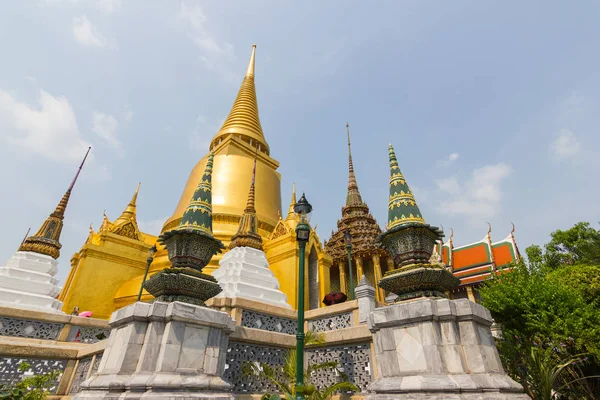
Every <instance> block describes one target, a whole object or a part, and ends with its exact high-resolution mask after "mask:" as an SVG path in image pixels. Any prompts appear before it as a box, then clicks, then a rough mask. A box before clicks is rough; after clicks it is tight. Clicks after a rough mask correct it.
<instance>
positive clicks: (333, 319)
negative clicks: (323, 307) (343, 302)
mask: <svg viewBox="0 0 600 400" xmlns="http://www.w3.org/2000/svg"><path fill="white" fill-rule="evenodd" d="M308 326H309V329H311V330H313V331H315V332H326V331H334V330H337V329H343V328H350V327H351V326H352V313H349V312H347V313H343V314H337V315H330V316H328V317H322V318H316V319H312V320H309V321H308Z"/></svg>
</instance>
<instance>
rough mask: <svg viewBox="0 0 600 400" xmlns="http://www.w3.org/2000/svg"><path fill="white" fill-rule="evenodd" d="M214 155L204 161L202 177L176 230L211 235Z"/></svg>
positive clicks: (211, 154)
mask: <svg viewBox="0 0 600 400" xmlns="http://www.w3.org/2000/svg"><path fill="white" fill-rule="evenodd" d="M213 159H214V153H212V152H211V153H210V155H209V156H208V160H207V161H206V168H205V169H204V175H202V179H201V180H200V183H199V184H198V187H197V188H196V191H195V192H194V194H193V196H192V199H191V200H190V202H189V204H188V206H187V208H186V209H185V212H184V213H183V217H181V223H180V224H179V226H178V228H177V229H178V230H181V229H192V230H196V231H200V232H203V233H205V234H207V235H208V236H211V237H212V235H213V232H212V168H213Z"/></svg>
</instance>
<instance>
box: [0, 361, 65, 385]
mask: <svg viewBox="0 0 600 400" xmlns="http://www.w3.org/2000/svg"><path fill="white" fill-rule="evenodd" d="M22 362H26V363H28V364H29V365H30V368H29V369H28V370H27V371H19V365H20V364H21V363H22ZM66 365H67V361H66V360H40V359H34V358H13V357H0V385H4V386H6V387H8V386H12V385H15V384H17V383H19V382H20V381H21V380H23V378H24V377H28V376H34V375H43V374H47V373H49V372H52V371H54V370H59V371H61V374H60V376H59V377H58V378H57V379H56V381H54V382H53V384H52V386H51V387H50V389H49V392H50V394H54V393H56V388H57V386H58V382H60V378H61V377H62V373H63V372H64V370H65V367H66Z"/></svg>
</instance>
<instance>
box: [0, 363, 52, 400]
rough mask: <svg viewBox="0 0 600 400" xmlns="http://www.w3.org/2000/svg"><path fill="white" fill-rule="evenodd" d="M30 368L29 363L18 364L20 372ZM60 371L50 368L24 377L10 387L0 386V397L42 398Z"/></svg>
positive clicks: (33, 399) (29, 399) (13, 399)
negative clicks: (38, 373)
mask: <svg viewBox="0 0 600 400" xmlns="http://www.w3.org/2000/svg"><path fill="white" fill-rule="evenodd" d="M30 368H31V365H30V364H29V363H26V362H22V363H21V364H19V371H20V372H25V371H28V370H29V369H30ZM60 373H61V372H60V371H59V370H52V371H50V372H47V373H45V374H41V375H33V376H29V377H26V378H24V379H22V380H21V381H20V382H19V383H17V384H16V385H14V386H12V387H8V388H4V387H0V399H2V400H5V399H6V400H44V399H46V397H48V395H49V394H50V389H51V388H52V387H53V386H54V385H55V384H56V381H57V380H58V377H59V376H60Z"/></svg>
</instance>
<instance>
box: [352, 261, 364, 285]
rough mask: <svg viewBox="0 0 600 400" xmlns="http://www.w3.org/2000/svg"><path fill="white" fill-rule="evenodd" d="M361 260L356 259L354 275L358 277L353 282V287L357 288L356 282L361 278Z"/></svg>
mask: <svg viewBox="0 0 600 400" xmlns="http://www.w3.org/2000/svg"><path fill="white" fill-rule="evenodd" d="M363 273H364V272H363V259H362V257H356V274H357V275H358V277H357V278H356V280H355V281H354V285H355V286H357V285H358V282H360V278H362V276H363Z"/></svg>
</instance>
